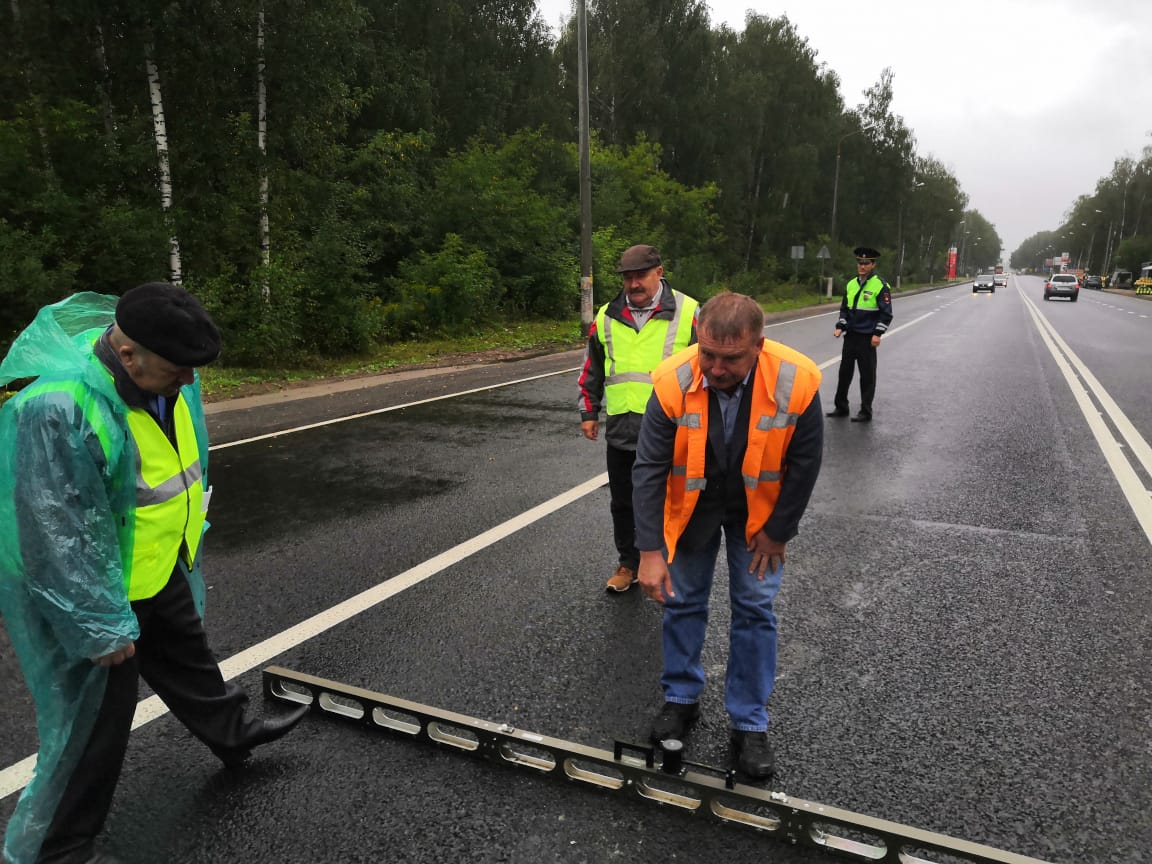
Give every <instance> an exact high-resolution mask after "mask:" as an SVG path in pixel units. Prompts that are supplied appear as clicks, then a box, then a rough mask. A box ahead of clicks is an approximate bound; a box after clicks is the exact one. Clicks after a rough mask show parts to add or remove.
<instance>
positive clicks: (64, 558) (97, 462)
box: [0, 293, 208, 864]
mask: <svg viewBox="0 0 1152 864" xmlns="http://www.w3.org/2000/svg"><path fill="white" fill-rule="evenodd" d="M117 299H118V298H116V297H110V296H105V295H101V294H93V293H80V294H74V295H72V296H71V297H69V298H67V299H66V300H63V301H61V302H59V303H55V304H53V305H51V306H46V307H44V308H43V309H41V310H40V312H39V314H38V315H37V316H36V319H35V320H34V321H33V322H32V324H30V325H29V326H28V328H27V329H26V330H25V331H24V332H23V333H21V334H20V335H19V336H18V337H17V339H16V341H15V342H14V343H13V345H12V348H11V350H10V351H9V352H8V355H7V356H6V357H5V358H4V362H3V363H2V364H0V385H4V384H7V383H8V382H10V381H13V380H16V379H23V378H35V379H36V380H35V381H33V382H32V383H30V384H28V385H27V386H25V387H24V388H23V389H22V390H21V391H20V392H19V393H18V394H17V395H16V396H14V397H13V398H11V399H9V400H8V401H7V402H6V403H5V404H4V406H3V407H2V408H0V613H2V614H3V620H4V624H5V626H6V628H7V630H8V635H9V637H10V638H11V640H12V644H13V647H14V648H15V650H16V654H17V656H18V657H19V659H20V664H21V667H22V668H23V671H24V678H25V681H26V682H27V684H28V688H29V690H31V692H32V697H33V699H34V701H35V703H36V726H37V731H38V733H39V736H40V752H39V753H38V754H37V760H36V773H35V776H34V777H33V779H32V781H31V782H30V783H29V784H28V786H27V787H26V788H25V789H24V792H23V794H22V795H21V796H20V801H19V803H18V804H17V807H16V811H15V813H14V814H13V816H12V819H11V820H10V821H9V823H8V828H7V832H6V834H5V842H4V854H5V856H6V858H7V860H8V861H11V862H12V864H31V862H34V861H35V860H36V857H37V855H38V854H39V851H40V846H41V844H42V843H43V841H44V837H45V834H46V833H47V830H48V828H49V826H50V825H51V822H52V817H53V814H54V813H55V811H56V808H57V807H58V806H59V803H60V800H61V797H62V795H63V793H64V789H65V788H66V786H67V783H68V779H69V777H70V776H71V774H72V771H73V769H74V767H75V765H76V762H77V760H78V759H79V757H80V755H81V754H82V752H83V750H84V747H85V745H86V744H87V742H88V738H89V736H90V735H91V732H92V727H93V724H94V722H95V720H96V716H97V712H98V710H99V708H100V704H101V702H102V700H103V697H104V688H105V684H106V682H107V678H108V672H107V669H106V668H104V667H101V666H96V665H94V664H93V663H92V659H93V658H96V657H100V656H103V655H106V654H110V653H113V652H114V651H118V650H120V649H121V648H124V647H126V646H127V644H128V643H129V642H132V641H135V640H136V639H137V638H138V637H139V635H140V631H139V627H138V625H137V622H136V616H135V614H134V613H133V612H132V607H131V606H130V605H129V602H128V597H127V591H126V587H125V575H126V574H125V566H124V563H123V562H126V561H130V560H131V549H132V546H131V544H132V532H133V527H134V520H133V513H134V509H135V504H136V499H135V495H136V491H135V490H136V459H137V451H136V446H135V444H134V442H133V440H132V436H131V434H130V432H129V429H128V421H127V414H128V407H127V406H126V405H125V404H124V401H123V400H122V399H121V398H120V396H119V395H118V394H117V392H116V388H115V386H114V384H113V380H112V377H111V375H110V374H109V373H108V372H107V370H106V369H105V368H104V366H103V364H101V363H100V361H99V360H98V359H96V357H95V356H94V355H93V353H92V348H93V344H94V343H95V341H96V340H97V339H98V338H99V336H100V334H101V333H103V332H104V330H105V329H106V328H107V327H108V325H109V324H111V323H112V322H113V320H114V315H115V309H116V302H117ZM181 396H182V397H183V399H184V400H185V403H186V404H187V405H188V409H189V411H190V413H191V416H192V421H193V424H194V425H195V428H196V436H197V441H198V443H199V449H200V453H201V459H202V464H203V468H204V471H203V483H204V487H205V488H207V483H208V481H207V477H208V472H207V464H206V463H207V454H208V434H207V430H206V427H205V424H204V410H203V406H202V405H201V402H200V380H199V377H197V378H196V380H195V382H194V383H192V384H190V385H188V386H186V387H184V388H182V389H181ZM205 527H207V525H205ZM181 569H182V571H184V572H185V575H186V577H187V578H188V581H189V584H190V585H191V587H192V593H193V596H194V597H195V598H196V601H197V606H198V608H199V609H200V611H201V614H203V601H204V583H203V579H202V577H201V576H200V572H199V570H200V562H199V560H197V561H196V562H195V563H194V564H193V566H192V568H191V571H190V572H188V571H187V570H186V568H183V567H182V568H181Z"/></svg>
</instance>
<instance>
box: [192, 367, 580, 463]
mask: <svg viewBox="0 0 1152 864" xmlns="http://www.w3.org/2000/svg"><path fill="white" fill-rule="evenodd" d="M580 368H581V367H579V366H573V367H572V368H571V369H560V370H558V371H556V372H545V373H544V374H542V375H532V376H531V377H529V378H519V379H517V380H515V381H503V382H501V383H500V384H489V385H488V386H487V387H473V388H472V389H471V390H459V391H457V392H455V393H444V394H443V395H440V396H431V397H429V398H427V399H418V400H416V401H415V402H405V403H404V404H403V405H390V406H388V407H387V408H376V409H374V410H372V411H361V412H360V413H359V414H349V415H348V416H346V417H334V418H333V419H331V420H322V421H321V422H319V423H309V424H307V425H306V426H295V427H293V428H292V429H281V430H280V431H279V432H269V433H267V434H265V435H256V436H254V437H252V438H244V439H241V440H240V441H229V442H228V443H226V444H214V445H213V446H211V447H209V448H208V450H209V452H211V451H212V450H224V449H225V448H227V447H237V446H239V445H241V444H251V443H253V442H255V441H266V440H267V439H269V438H279V437H280V436H281V435H291V434H292V433H293V432H305V431H307V430H308V429H319V428H321V427H323V426H334V425H335V424H337V423H345V422H347V421H349V420H359V419H360V418H362V417H372V416H375V415H376V414H386V413H388V412H389V411H399V410H401V409H403V408H412V407H414V406H416V405H425V404H427V403H429V402H439V401H440V400H441V399H454V398H456V397H457V396H469V395H471V394H472V393H483V392H484V391H485V390H496V389H498V388H500V387H510V386H512V385H513V384H525V383H527V382H528V381H539V380H540V379H541V378H551V377H552V376H553V375H571V374H572V373H573V372H579V371H580Z"/></svg>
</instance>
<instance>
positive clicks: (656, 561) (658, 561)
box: [636, 549, 676, 606]
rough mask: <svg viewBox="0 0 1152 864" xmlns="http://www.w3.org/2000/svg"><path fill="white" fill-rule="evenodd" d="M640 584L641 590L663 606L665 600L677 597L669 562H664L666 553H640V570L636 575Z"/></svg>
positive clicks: (658, 551)
mask: <svg viewBox="0 0 1152 864" xmlns="http://www.w3.org/2000/svg"><path fill="white" fill-rule="evenodd" d="M636 578H637V579H638V580H639V582H640V590H641V591H643V592H644V594H645V595H646V596H648V597H650V598H652V599H653V600H655V601H656V602H657V603H659V604H660V605H661V606H663V605H664V598H665V596H667V597H675V596H676V592H675V591H673V590H672V574H671V573H669V572H668V562H667V561H665V560H664V553H663V552H661V551H660V550H658V549H657V550H656V551H653V552H641V553H640V570H639V572H638V573H637V574H636Z"/></svg>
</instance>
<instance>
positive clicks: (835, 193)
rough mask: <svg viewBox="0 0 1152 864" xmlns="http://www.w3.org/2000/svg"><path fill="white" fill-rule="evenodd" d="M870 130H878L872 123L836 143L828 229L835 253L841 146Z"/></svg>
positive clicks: (853, 130)
mask: <svg viewBox="0 0 1152 864" xmlns="http://www.w3.org/2000/svg"><path fill="white" fill-rule="evenodd" d="M870 129H876V124H874V123H871V124H869V126H862V127H861V128H859V129H852V130H851V131H850V132H848V134H846V135H841V136H840V141H838V142H836V169H835V172H834V173H833V179H832V226H831V227H829V228H828V241H829V242H831V243H832V249H833V251H835V248H836V199H838V197H839V196H840V145H841V144H843V143H844V139H847V138H850V137H852V136H854V135H859V134H861V132H866V131H869V130H870Z"/></svg>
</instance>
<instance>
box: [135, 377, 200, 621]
mask: <svg viewBox="0 0 1152 864" xmlns="http://www.w3.org/2000/svg"><path fill="white" fill-rule="evenodd" d="M173 422H174V424H175V427H176V445H177V446H176V447H173V446H172V443H171V442H170V441H169V440H168V438H167V436H165V434H164V432H163V431H162V430H161V429H160V426H159V425H158V424H157V423H156V421H155V420H154V419H153V418H152V416H151V415H150V414H149V413H148V412H147V411H145V410H143V409H142V408H133V409H132V410H130V411H129V412H128V428H129V429H130V430H131V431H132V438H133V440H134V441H135V442H136V448H137V451H138V456H137V471H136V510H135V531H134V534H133V542H132V561H131V566H130V568H129V573H130V574H131V575H130V577H129V579H128V582H127V589H128V599H129V600H142V599H146V598H148V597H154V596H155V595H156V594H157V593H159V591H160V589H161V588H163V587H164V586H165V585H166V584H168V577H169V576H170V575H171V574H172V570H173V569H174V568H175V566H176V560H177V557H178V556H179V555H180V554H181V553H183V555H184V563H185V564H186V565H188V566H189V567H191V566H192V562H193V561H195V560H196V552H197V551H198V550H199V548H200V537H201V535H202V534H203V532H204V517H205V513H204V482H203V476H202V470H201V461H200V451H199V446H198V444H197V440H196V428H195V426H194V425H193V424H192V416H191V415H190V414H189V412H188V406H187V405H186V404H185V403H184V399H183V397H182V396H181V397H178V398H177V399H176V404H175V406H174V408H173Z"/></svg>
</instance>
